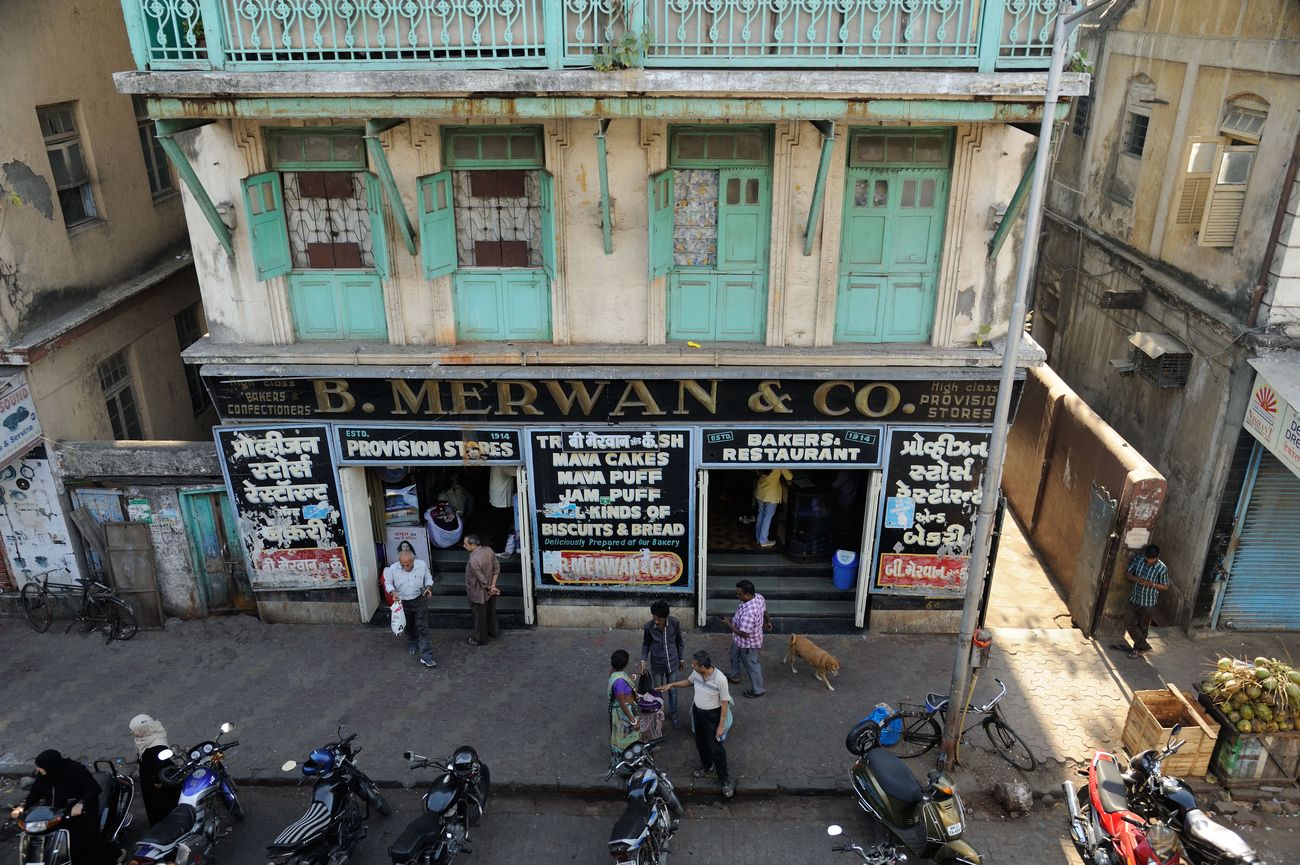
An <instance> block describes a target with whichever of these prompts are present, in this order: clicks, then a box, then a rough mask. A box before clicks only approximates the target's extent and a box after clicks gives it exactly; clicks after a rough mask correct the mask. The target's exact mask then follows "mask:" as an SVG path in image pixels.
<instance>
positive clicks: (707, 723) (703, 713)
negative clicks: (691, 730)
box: [661, 650, 736, 799]
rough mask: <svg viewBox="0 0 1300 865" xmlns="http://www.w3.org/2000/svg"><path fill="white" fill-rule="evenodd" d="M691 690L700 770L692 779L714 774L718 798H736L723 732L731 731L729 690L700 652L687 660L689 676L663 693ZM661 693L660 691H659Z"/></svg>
mask: <svg viewBox="0 0 1300 865" xmlns="http://www.w3.org/2000/svg"><path fill="white" fill-rule="evenodd" d="M687 685H690V686H693V687H694V688H695V699H694V704H693V705H692V706H691V724H692V726H694V727H695V750H696V752H697V753H698V754H699V755H700V768H698V769H696V770H695V771H694V772H692V773H691V775H692V777H695V778H705V777H708V776H709V775H710V774H711V773H713V772H717V773H718V780H719V781H720V782H722V795H723V796H724V797H725V798H727V799H730V798H731V797H732V796H734V795H736V785H735V784H733V783H731V774H730V773H729V772H728V771H727V748H726V746H725V744H724V743H725V742H726V740H727V730H728V728H729V727H731V689H730V688H729V687H728V685H727V677H726V676H724V675H722V671H721V670H719V669H718V668H717V667H715V666H713V658H711V657H710V656H709V653H708V652H705V651H703V650H701V651H699V652H696V653H695V654H694V655H693V656H692V658H691V674H690V676H688V677H687V678H685V679H682V680H681V681H679V682H669V683H668V684H666V685H664V686H663V689H672V688H685V687H686V686H687ZM661 690H662V689H661Z"/></svg>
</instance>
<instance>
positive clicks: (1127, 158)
mask: <svg viewBox="0 0 1300 865" xmlns="http://www.w3.org/2000/svg"><path fill="white" fill-rule="evenodd" d="M1298 39H1300V10H1297V9H1296V7H1295V5H1294V4H1290V3H1283V2H1232V3H1220V4H1214V5H1213V8H1212V9H1209V8H1207V7H1205V6H1202V5H1200V4H1190V3H1180V2H1172V0H1138V2H1133V3H1129V4H1122V5H1121V7H1118V8H1117V10H1116V14H1113V15H1111V16H1109V17H1108V18H1107V19H1106V20H1105V23H1103V24H1102V25H1101V26H1100V27H1098V28H1096V29H1095V30H1094V31H1092V32H1091V33H1090V34H1089V35H1088V36H1087V37H1085V38H1084V39H1083V41H1082V43H1081V44H1082V47H1083V50H1084V56H1085V57H1086V58H1087V61H1088V62H1092V63H1095V64H1096V74H1095V77H1094V79H1093V83H1092V88H1093V89H1092V92H1091V94H1090V95H1089V96H1088V97H1086V98H1084V99H1081V100H1078V101H1077V103H1076V105H1075V107H1074V109H1073V111H1072V114H1071V117H1070V123H1069V127H1068V130H1067V131H1066V132H1065V134H1064V141H1063V144H1062V146H1061V149H1060V152H1059V154H1058V158H1057V162H1056V166H1055V170H1054V172H1053V175H1052V183H1051V187H1050V194H1049V204H1048V214H1047V219H1046V220H1045V229H1044V232H1045V233H1044V239H1043V244H1042V254H1041V260H1040V265H1039V269H1038V276H1037V285H1036V298H1037V301H1036V308H1035V312H1034V326H1033V333H1034V336H1035V338H1036V339H1037V340H1038V341H1039V342H1040V343H1041V344H1042V345H1043V346H1044V347H1045V348H1046V349H1047V351H1048V353H1049V358H1050V362H1051V364H1052V366H1053V367H1054V368H1055V369H1056V370H1057V371H1058V372H1059V373H1060V375H1061V376H1062V378H1064V379H1065V380H1066V381H1067V382H1068V383H1069V384H1070V386H1071V387H1073V388H1074V389H1075V390H1076V391H1077V392H1078V393H1079V394H1080V395H1081V396H1082V397H1083V398H1084V399H1085V400H1086V401H1087V402H1088V404H1089V405H1091V406H1092V407H1093V408H1094V409H1095V410H1096V411H1097V412H1098V413H1099V414H1100V415H1101V416H1102V417H1103V418H1105V420H1106V421H1107V422H1108V423H1109V424H1110V425H1111V426H1113V427H1114V428H1115V429H1116V430H1117V431H1119V432H1120V434H1121V435H1123V436H1124V438H1125V439H1126V440H1127V441H1128V442H1129V443H1130V444H1132V446H1133V447H1135V448H1137V449H1138V450H1139V451H1140V452H1141V453H1142V454H1143V455H1145V456H1146V457H1147V458H1148V459H1149V460H1150V461H1151V462H1152V463H1154V464H1155V466H1156V467H1157V468H1158V469H1159V470H1160V471H1161V472H1162V473H1163V474H1164V475H1165V476H1166V478H1168V482H1169V488H1168V498H1167V501H1166V506H1165V507H1166V515H1165V518H1164V520H1163V521H1162V528H1161V529H1160V530H1159V532H1157V537H1155V538H1154V539H1153V540H1154V541H1155V542H1156V543H1158V544H1159V545H1160V546H1161V548H1162V555H1163V557H1164V560H1165V561H1166V563H1167V564H1168V565H1169V568H1170V573H1171V575H1172V579H1173V584H1172V587H1171V590H1170V591H1169V592H1167V593H1166V594H1165V596H1163V597H1162V600H1161V616H1162V618H1163V619H1164V620H1165V621H1167V622H1171V623H1172V622H1176V623H1178V624H1180V625H1183V626H1192V625H1206V624H1208V625H1211V626H1216V627H1238V628H1270V627H1297V626H1300V618H1297V617H1296V615H1295V610H1296V609H1297V608H1298V606H1297V601H1298V600H1300V582H1297V581H1296V580H1295V579H1294V576H1293V572H1292V571H1291V570H1290V567H1289V558H1288V556H1289V554H1290V553H1289V552H1288V551H1290V552H1294V551H1295V550H1294V544H1295V541H1294V539H1293V538H1292V537H1289V536H1292V535H1294V532H1292V531H1291V529H1290V526H1291V525H1294V522H1293V520H1294V518H1295V517H1296V516H1297V511H1296V505H1295V504H1294V502H1295V498H1294V495H1295V491H1296V490H1300V485H1298V484H1300V482H1298V481H1297V480H1296V477H1295V468H1294V464H1293V463H1292V464H1291V465H1292V467H1291V468H1287V467H1286V465H1287V457H1286V456H1285V451H1284V450H1283V448H1284V447H1286V446H1287V445H1286V441H1287V440H1286V438H1285V436H1284V434H1283V431H1282V426H1283V425H1284V424H1285V423H1287V421H1286V419H1285V418H1284V417H1283V415H1285V414H1286V412H1287V405H1288V403H1287V397H1286V394H1287V393H1288V392H1289V393H1290V394H1291V396H1290V399H1292V400H1294V399H1296V398H1300V394H1296V393H1295V392H1294V390H1292V389H1289V384H1288V382H1289V377H1288V376H1289V373H1287V372H1286V370H1288V369H1290V368H1291V367H1292V365H1293V361H1292V360H1290V359H1289V358H1288V355H1287V351H1288V350H1290V349H1294V348H1295V341H1294V337H1295V336H1296V326H1297V319H1296V300H1295V298H1296V290H1297V288H1298V287H1300V283H1298V282H1297V280H1296V277H1297V275H1298V274H1300V271H1298V270H1297V267H1300V260H1298V259H1297V258H1296V251H1295V247H1296V239H1295V213H1296V192H1295V167H1296V148H1297V131H1298V130H1300V122H1298V121H1300V116H1298V115H1297V109H1300V87H1298V86H1297V84H1298V83H1300V81H1298V79H1297V76H1298V75H1300V50H1297V49H1298V48H1300V42H1298V41H1297V40H1298ZM1265 358H1267V367H1268V371H1267V372H1264V371H1257V367H1260V364H1261V360H1262V359H1265ZM1261 369H1262V368H1261ZM1261 376H1262V378H1261ZM1261 388H1263V390H1262V391H1261ZM1279 400H1280V401H1279ZM1257 404H1258V406H1257ZM1275 430H1276V431H1277V434H1276V435H1273V432H1274V431H1275ZM1278 453H1282V454H1283V456H1282V457H1281V458H1279V457H1278V456H1276V454H1278Z"/></svg>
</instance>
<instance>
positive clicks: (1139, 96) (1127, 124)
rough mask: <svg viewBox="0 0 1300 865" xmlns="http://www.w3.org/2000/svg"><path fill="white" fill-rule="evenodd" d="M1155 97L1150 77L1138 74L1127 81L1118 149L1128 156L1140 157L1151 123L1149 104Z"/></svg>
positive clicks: (1154, 89) (1154, 88)
mask: <svg viewBox="0 0 1300 865" xmlns="http://www.w3.org/2000/svg"><path fill="white" fill-rule="evenodd" d="M1155 99H1156V85H1155V82H1153V81H1152V80H1151V79H1150V78H1147V77H1146V76H1144V75H1143V76H1139V77H1137V78H1135V79H1133V80H1132V81H1130V82H1129V85H1128V99H1127V100H1126V101H1125V114H1124V133H1123V136H1122V139H1121V142H1120V150H1121V152H1122V153H1125V154H1128V155H1129V156H1137V157H1139V158H1140V157H1141V156H1142V152H1143V151H1144V150H1146V145H1147V130H1148V129H1149V128H1150V125H1151V106H1152V104H1154V103H1155Z"/></svg>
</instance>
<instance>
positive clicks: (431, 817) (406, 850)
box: [388, 813, 442, 862]
mask: <svg viewBox="0 0 1300 865" xmlns="http://www.w3.org/2000/svg"><path fill="white" fill-rule="evenodd" d="M441 837H442V817H441V816H440V815H438V814H428V813H426V814H424V815H423V816H420V817H416V818H415V819H414V820H412V821H411V823H410V825H409V826H407V827H406V828H405V829H403V830H402V834H401V835H398V836H397V840H396V841H394V842H393V843H392V845H391V846H390V847H389V848H388V858H389V859H391V860H392V861H393V862H411V861H413V860H414V859H415V857H416V856H418V855H419V854H420V851H421V850H423V849H424V848H425V847H426V846H428V845H429V844H431V843H436V842H437V841H438V840H439V839H440V838H441Z"/></svg>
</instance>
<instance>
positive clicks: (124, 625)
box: [101, 598, 140, 641]
mask: <svg viewBox="0 0 1300 865" xmlns="http://www.w3.org/2000/svg"><path fill="white" fill-rule="evenodd" d="M101 603H102V604H103V605H104V612H105V614H106V617H107V622H106V626H107V630H106V631H105V633H107V634H108V638H109V639H110V640H124V641H125V640H129V639H131V638H132V637H134V636H135V635H136V633H137V632H138V631H139V630H140V626H139V625H138V624H136V621H135V611H134V610H132V609H131V607H130V606H128V605H127V603H126V602H125V601H123V600H121V599H120V598H105V599H104V600H103V601H101Z"/></svg>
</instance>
